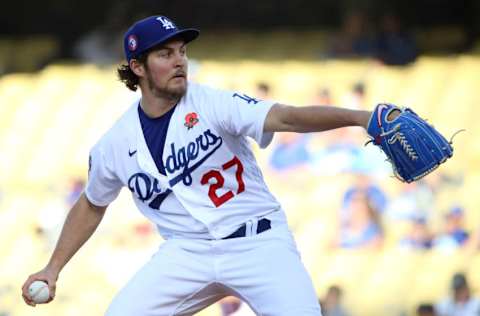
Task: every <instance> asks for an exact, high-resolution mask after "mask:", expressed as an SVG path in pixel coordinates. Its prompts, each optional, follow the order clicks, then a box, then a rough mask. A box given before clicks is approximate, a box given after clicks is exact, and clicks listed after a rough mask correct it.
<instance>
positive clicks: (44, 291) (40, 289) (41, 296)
mask: <svg viewBox="0 0 480 316" xmlns="http://www.w3.org/2000/svg"><path fill="white" fill-rule="evenodd" d="M28 294H30V298H31V299H32V301H34V302H35V303H37V304H40V303H45V302H46V301H48V298H49V297H50V291H49V290H48V284H47V283H45V282H44V281H34V282H33V283H32V284H30V286H29V287H28Z"/></svg>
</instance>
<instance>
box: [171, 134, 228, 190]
mask: <svg viewBox="0 0 480 316" xmlns="http://www.w3.org/2000/svg"><path fill="white" fill-rule="evenodd" d="M221 145H222V138H221V137H220V136H217V135H215V134H214V133H212V131H210V129H207V130H206V131H204V132H203V134H202V135H199V136H198V137H197V138H196V139H195V141H194V142H190V143H188V144H187V145H186V146H184V147H181V148H180V149H178V150H175V143H171V144H170V152H171V154H170V155H168V157H167V160H166V163H165V169H166V170H167V172H168V173H170V174H172V173H174V172H176V171H179V170H182V173H181V174H180V175H178V176H176V177H175V178H173V179H172V180H170V181H169V183H170V185H171V186H174V185H175V184H177V183H178V182H179V181H180V180H183V183H184V184H185V185H191V184H192V176H191V173H192V172H193V171H194V170H195V169H197V168H198V167H199V166H200V165H201V164H202V163H203V162H204V161H205V160H206V159H207V158H208V157H210V156H211V155H212V154H213V153H214V152H215V151H216V150H217V149H218V148H220V146H221ZM212 146H214V147H213V148H212ZM209 150H210V151H209ZM200 152H207V153H206V154H205V155H204V156H203V157H202V159H200V160H199V161H197V162H196V163H195V164H194V165H193V166H190V167H189V164H190V163H191V162H193V161H195V160H196V159H197V157H198V156H199V154H200Z"/></svg>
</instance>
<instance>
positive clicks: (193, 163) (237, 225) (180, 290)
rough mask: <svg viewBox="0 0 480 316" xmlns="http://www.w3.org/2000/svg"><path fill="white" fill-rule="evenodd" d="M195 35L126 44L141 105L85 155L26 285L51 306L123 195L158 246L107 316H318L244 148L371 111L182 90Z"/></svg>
mask: <svg viewBox="0 0 480 316" xmlns="http://www.w3.org/2000/svg"><path fill="white" fill-rule="evenodd" d="M198 35H199V31H198V30H196V29H180V28H178V27H177V26H176V25H175V23H174V22H173V21H172V20H170V19H169V18H167V17H165V16H152V17H148V18H146V19H143V20H141V21H138V22H137V23H135V24H134V25H133V26H132V27H131V28H130V29H129V30H128V31H127V32H126V34H125V39H124V48H125V55H126V60H127V62H128V64H126V65H122V66H120V67H119V69H118V73H119V76H120V79H121V80H122V81H123V82H124V83H125V84H126V86H127V87H128V88H130V89H131V90H136V89H137V88H140V91H141V93H142V96H141V98H140V99H139V100H137V101H136V102H134V103H133V104H132V106H131V107H130V109H129V110H128V111H127V112H126V113H125V114H124V115H123V116H122V117H121V118H120V119H119V120H118V121H117V122H116V123H115V124H114V125H113V127H112V128H111V129H110V130H109V131H108V132H107V133H106V134H105V135H104V136H103V137H102V138H101V139H100V140H99V141H98V143H97V144H96V145H95V146H94V147H93V149H92V150H91V153H90V159H89V176H88V183H87V186H86V189H85V192H84V193H83V194H82V196H81V197H80V198H79V200H78V201H77V202H76V204H75V205H74V206H73V207H72V209H71V210H70V212H69V215H68V217H67V219H66V221H65V224H64V227H63V230H62V233H61V235H60V238H59V240H58V243H57V246H56V248H55V250H54V252H53V254H52V256H51V258H50V260H49V262H48V263H47V265H46V266H45V268H44V269H42V270H41V271H39V272H37V273H35V274H33V275H31V276H30V277H29V278H28V279H27V281H26V282H25V284H24V286H23V297H24V300H25V302H26V303H27V304H29V305H34V303H33V301H32V300H31V298H30V297H29V296H28V291H27V289H28V286H29V285H30V284H31V282H33V281H35V280H44V281H46V282H47V283H48V285H49V288H50V293H51V298H50V300H49V302H50V301H51V300H53V298H54V296H55V285H56V280H57V278H58V275H59V273H60V271H61V270H62V269H63V267H64V266H65V265H66V263H67V262H68V261H69V260H70V258H71V257H72V256H73V255H74V254H75V253H76V252H77V251H78V250H79V248H80V247H81V246H82V245H83V244H84V243H85V241H86V240H87V239H88V238H89V237H90V236H91V235H92V234H93V232H94V231H95V228H96V227H97V226H98V224H99V223H100V222H101V220H102V217H103V215H104V213H105V211H106V209H107V207H108V205H109V204H110V203H111V202H112V201H114V200H115V198H116V197H117V196H118V194H119V192H120V190H121V188H122V187H127V188H128V189H129V190H130V191H131V192H132V198H133V199H134V201H135V204H136V205H137V207H138V209H139V210H140V212H142V213H143V214H144V215H145V216H146V217H147V218H148V219H149V220H151V221H152V222H153V223H154V224H155V225H156V226H157V228H158V231H159V232H160V234H161V235H162V237H163V238H164V239H165V240H166V241H165V242H164V243H162V245H161V246H160V248H159V250H158V252H157V253H156V254H155V255H154V256H153V257H152V258H151V260H150V261H149V262H147V263H146V264H145V265H144V266H143V267H142V268H141V269H140V270H139V271H138V272H137V273H136V274H135V275H134V277H133V278H132V279H131V280H130V281H129V282H128V283H127V284H126V285H125V287H124V288H123V289H122V290H121V291H120V292H119V293H118V294H117V295H116V296H115V298H114V299H113V301H112V303H111V304H110V307H109V308H108V310H107V311H106V315H108V316H147V315H152V316H153V315H155V316H167V315H193V314H195V313H196V312H198V311H200V310H202V309H204V308H205V307H207V306H209V305H211V304H212V303H214V302H216V301H218V300H220V299H221V298H223V297H225V296H228V295H234V296H237V297H239V298H240V299H242V300H243V301H245V302H246V303H247V304H248V305H249V306H250V307H251V308H252V310H253V311H254V312H255V313H256V314H257V315H265V316H293V315H295V316H302V315H304V316H314V315H315V316H318V315H321V311H320V306H319V304H318V299H317V295H316V293H315V290H314V287H313V284H312V281H311V279H310V277H309V275H308V274H307V272H306V270H305V268H304V266H303V264H302V262H301V259H300V255H299V253H298V250H297V248H296V245H295V242H294V240H293V238H292V234H291V232H290V231H289V228H288V226H287V221H286V218H285V214H284V211H283V210H282V207H281V205H280V204H279V202H278V201H277V200H276V199H275V197H274V196H273V195H272V194H271V193H270V191H269V189H268V188H267V186H266V184H265V182H264V180H263V176H262V173H261V171H260V169H259V168H258V165H257V163H256V161H255V157H254V155H253V154H252V151H251V149H250V146H249V140H248V137H249V138H252V139H254V140H255V141H256V142H257V143H258V144H259V145H260V147H262V148H264V147H266V146H268V144H269V143H270V141H271V140H272V137H273V133H274V132H282V131H289V132H299V133H303V132H319V131H323V130H330V129H334V128H339V127H345V126H363V127H365V126H366V125H367V123H368V120H369V118H370V115H371V113H370V112H367V111H356V110H347V109H342V108H337V107H331V106H307V107H295V106H288V105H282V104H278V103H275V102H270V101H262V100H257V99H255V98H253V97H250V96H248V95H245V94H243V93H241V92H233V91H222V90H216V89H213V88H210V87H206V86H203V85H199V84H195V83H192V82H188V80H187V55H186V45H187V43H188V42H190V41H192V40H194V39H195V38H196V37H197V36H198Z"/></svg>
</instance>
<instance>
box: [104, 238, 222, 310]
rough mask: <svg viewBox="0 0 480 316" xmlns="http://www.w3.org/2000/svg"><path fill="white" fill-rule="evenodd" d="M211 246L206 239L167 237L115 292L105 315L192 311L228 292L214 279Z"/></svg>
mask: <svg viewBox="0 0 480 316" xmlns="http://www.w3.org/2000/svg"><path fill="white" fill-rule="evenodd" d="M209 249H210V245H209V244H208V242H205V241H189V240H169V241H166V242H165V243H164V244H163V245H162V246H161V247H160V249H159V250H158V252H157V253H156V254H155V255H154V256H153V257H152V258H151V260H150V261H149V262H148V263H146V264H145V265H144V266H143V267H142V268H141V269H140V270H139V271H138V272H137V273H136V274H135V275H134V276H133V278H132V279H131V280H130V281H129V282H128V283H127V284H126V285H125V287H124V288H123V289H121V290H120V292H119V293H118V294H117V295H116V296H115V298H114V299H113V301H112V303H111V304H110V306H109V308H108V311H107V312H106V315H107V316H131V315H135V316H147V315H152V316H153V315H155V316H167V315H168V316H169V315H192V314H194V313H195V312H197V311H199V310H201V309H203V308H205V307H207V306H209V305H210V304H212V303H214V302H216V301H218V300H219V299H221V298H222V297H224V296H226V295H227V294H226V293H223V292H222V287H220V286H218V284H214V283H212V280H214V279H215V271H214V268H213V267H214V265H213V263H212V256H210V255H208V253H209Z"/></svg>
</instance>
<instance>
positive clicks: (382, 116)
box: [367, 103, 453, 183]
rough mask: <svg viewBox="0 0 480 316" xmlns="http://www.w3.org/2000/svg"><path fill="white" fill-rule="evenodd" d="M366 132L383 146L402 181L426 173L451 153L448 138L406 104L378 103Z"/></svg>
mask: <svg viewBox="0 0 480 316" xmlns="http://www.w3.org/2000/svg"><path fill="white" fill-rule="evenodd" d="M367 132H368V134H369V135H370V137H371V138H372V139H371V141H370V142H373V143H374V144H375V145H377V146H379V147H380V148H381V149H382V150H383V152H384V153H385V154H386V155H387V157H388V160H389V161H390V162H391V163H392V165H393V169H394V173H395V175H396V176H397V178H398V179H400V180H401V181H404V182H408V183H410V182H412V181H415V180H418V179H420V178H422V177H424V176H426V175H427V174H429V173H430V172H432V171H433V170H435V169H436V168H437V167H438V166H439V165H440V164H441V163H443V162H445V161H446V160H447V159H448V158H450V157H452V155H453V147H452V143H451V141H450V142H449V141H447V140H446V139H445V137H443V136H442V135H441V134H440V133H439V132H438V131H437V130H436V129H435V128H434V127H433V126H432V125H430V124H428V123H427V122H426V121H425V120H423V119H422V118H420V117H419V116H418V115H417V114H416V113H415V112H413V111H412V110H411V109H409V108H399V107H397V106H395V105H393V104H388V103H381V104H378V105H377V106H376V107H375V110H374V111H373V113H372V116H371V117H370V121H369V123H368V126H367Z"/></svg>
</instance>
